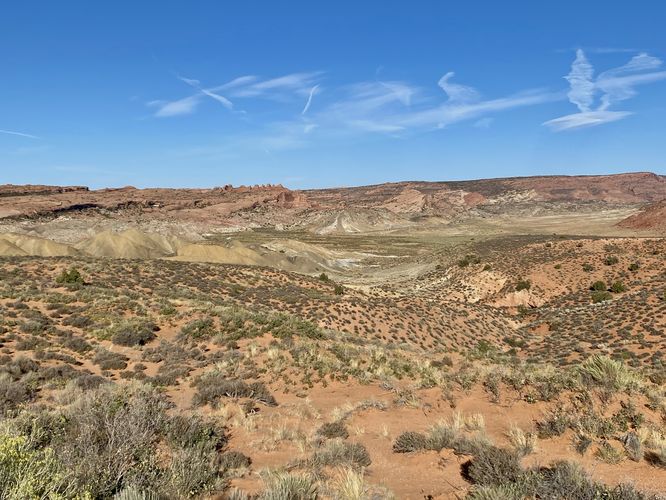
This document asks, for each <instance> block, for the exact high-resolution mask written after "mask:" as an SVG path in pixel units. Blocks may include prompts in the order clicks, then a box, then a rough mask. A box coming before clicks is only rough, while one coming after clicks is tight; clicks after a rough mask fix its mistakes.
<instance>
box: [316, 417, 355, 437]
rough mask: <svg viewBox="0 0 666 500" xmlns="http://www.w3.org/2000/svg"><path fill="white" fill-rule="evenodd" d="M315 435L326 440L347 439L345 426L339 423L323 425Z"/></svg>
mask: <svg viewBox="0 0 666 500" xmlns="http://www.w3.org/2000/svg"><path fill="white" fill-rule="evenodd" d="M317 434H318V435H320V436H322V437H325V438H326V439H333V438H342V439H347V438H348V437H349V431H348V430H347V428H346V427H345V424H344V423H343V422H340V421H336V422H327V423H325V424H324V425H322V426H321V427H320V428H319V429H318V430H317Z"/></svg>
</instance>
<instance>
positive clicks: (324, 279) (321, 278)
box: [319, 273, 330, 283]
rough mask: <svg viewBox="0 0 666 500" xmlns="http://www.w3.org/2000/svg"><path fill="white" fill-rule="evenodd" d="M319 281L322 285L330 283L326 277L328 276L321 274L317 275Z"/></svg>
mask: <svg viewBox="0 0 666 500" xmlns="http://www.w3.org/2000/svg"><path fill="white" fill-rule="evenodd" d="M319 281H323V282H324V283H328V282H329V281H330V278H329V277H328V274H326V273H321V274H320V275H319Z"/></svg>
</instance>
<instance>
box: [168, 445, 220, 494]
mask: <svg viewBox="0 0 666 500" xmlns="http://www.w3.org/2000/svg"><path fill="white" fill-rule="evenodd" d="M218 471H219V466H218V463H217V453H216V452H215V450H211V449H210V448H208V447H205V446H198V447H194V448H182V449H180V450H177V451H176V452H175V453H174V454H173V457H172V459H171V463H170V465H169V470H168V480H169V486H168V488H167V490H168V491H169V492H170V493H171V495H173V493H176V492H177V493H179V495H178V496H179V497H193V496H198V495H201V494H202V493H206V492H209V491H211V490H212V489H213V487H214V486H215V484H216V482H217V479H218Z"/></svg>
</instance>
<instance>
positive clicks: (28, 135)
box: [0, 129, 39, 139]
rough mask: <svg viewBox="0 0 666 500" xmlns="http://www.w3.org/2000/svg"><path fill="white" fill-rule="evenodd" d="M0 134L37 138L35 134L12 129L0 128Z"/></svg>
mask: <svg viewBox="0 0 666 500" xmlns="http://www.w3.org/2000/svg"><path fill="white" fill-rule="evenodd" d="M0 134H9V135H18V136H19V137H27V138H28V139H39V137H37V136H36V135H32V134H24V133H23V132H14V131H12V130H2V129H0Z"/></svg>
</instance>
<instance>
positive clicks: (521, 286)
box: [516, 280, 532, 292]
mask: <svg viewBox="0 0 666 500" xmlns="http://www.w3.org/2000/svg"><path fill="white" fill-rule="evenodd" d="M531 287H532V282H531V281H530V280H520V281H519V282H518V283H516V291H517V292H520V291H521V290H529V289H530V288H531Z"/></svg>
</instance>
